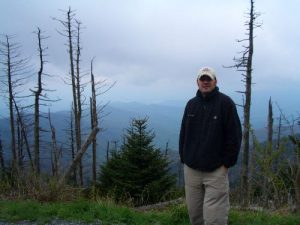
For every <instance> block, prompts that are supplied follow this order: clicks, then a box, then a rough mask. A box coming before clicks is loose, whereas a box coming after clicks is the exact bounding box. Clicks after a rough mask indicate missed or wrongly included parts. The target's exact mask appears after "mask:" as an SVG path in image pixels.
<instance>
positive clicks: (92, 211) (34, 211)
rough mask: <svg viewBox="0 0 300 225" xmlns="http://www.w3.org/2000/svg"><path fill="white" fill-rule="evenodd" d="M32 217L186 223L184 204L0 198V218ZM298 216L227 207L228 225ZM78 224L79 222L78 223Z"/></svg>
mask: <svg viewBox="0 0 300 225" xmlns="http://www.w3.org/2000/svg"><path fill="white" fill-rule="evenodd" d="M23 220H29V221H35V223H36V224H46V223H49V222H50V223H51V224H56V223H57V224H61V222H59V221H62V220H63V221H73V222H76V221H77V222H78V223H79V222H84V223H94V222H96V223H97V224H98V223H99V224H103V225H112V224H130V225H189V224H190V223H189V218H188V213H187V208H186V206H185V205H184V204H178V205H172V206H170V207H168V208H166V209H164V210H159V211H158V210H152V211H146V212H139V211H136V210H134V209H132V208H128V207H125V206H120V205H116V204H114V203H112V202H111V201H98V202H96V201H86V200H78V201H73V202H56V203H39V202H37V201H0V221H7V222H20V221H23ZM299 221H300V216H299V215H298V216H297V215H280V214H271V213H266V212H252V211H240V210H231V211H230V214H229V224H230V225H241V224H243V225H278V224H280V225H298V224H299ZM80 224H82V223H80Z"/></svg>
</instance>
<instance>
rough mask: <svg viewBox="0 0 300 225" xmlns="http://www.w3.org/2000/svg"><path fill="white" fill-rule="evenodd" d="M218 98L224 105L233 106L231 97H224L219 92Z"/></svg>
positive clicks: (224, 95)
mask: <svg viewBox="0 0 300 225" xmlns="http://www.w3.org/2000/svg"><path fill="white" fill-rule="evenodd" d="M219 97H220V99H221V101H222V102H224V103H228V104H235V103H234V101H233V100H232V98H231V97H229V96H228V95H226V94H224V93H222V92H219Z"/></svg>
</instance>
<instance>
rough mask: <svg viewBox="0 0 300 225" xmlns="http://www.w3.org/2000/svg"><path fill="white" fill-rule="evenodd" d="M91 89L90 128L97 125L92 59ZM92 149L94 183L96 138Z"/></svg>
mask: <svg viewBox="0 0 300 225" xmlns="http://www.w3.org/2000/svg"><path fill="white" fill-rule="evenodd" d="M91 89H92V97H91V123H92V124H91V127H92V130H93V129H94V128H95V127H98V115H97V99H96V89H95V78H94V74H93V60H92V61H91ZM92 149H93V165H92V167H93V182H94V184H96V179H97V138H95V139H94V140H93V143H92Z"/></svg>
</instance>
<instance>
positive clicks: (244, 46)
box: [0, 0, 300, 213]
mask: <svg viewBox="0 0 300 225" xmlns="http://www.w3.org/2000/svg"><path fill="white" fill-rule="evenodd" d="M259 16H260V13H258V12H256V11H255V8H254V1H252V0H251V1H250V8H249V11H248V12H247V17H246V22H245V30H246V36H245V38H244V39H242V40H238V41H237V43H238V44H239V46H241V51H240V52H239V55H238V56H236V57H234V60H233V65H232V66H229V67H230V68H234V69H236V70H237V71H239V72H240V73H241V77H242V82H243V84H244V90H243V91H241V92H240V93H241V95H243V104H241V105H239V106H240V107H242V109H243V114H242V118H241V120H242V121H243V141H242V147H241V151H240V154H241V155H240V156H241V157H240V158H241V162H240V167H238V168H239V169H240V171H238V172H235V176H237V174H239V175H240V176H239V177H237V178H236V179H234V184H232V186H233V188H232V189H231V196H232V198H231V200H232V202H233V205H236V206H238V207H240V208H244V209H256V210H257V209H266V210H277V209H282V208H284V209H287V210H288V211H289V212H297V213H300V136H299V133H297V132H296V131H297V129H299V126H300V117H299V116H298V117H296V118H292V119H290V118H289V117H287V116H286V115H285V114H284V113H283V110H282V109H280V107H279V106H277V107H278V108H279V109H280V115H279V119H278V123H277V124H275V122H274V121H275V116H274V115H273V107H274V103H273V102H272V98H271V97H270V100H269V103H268V116H267V117H268V120H267V124H268V126H267V135H266V136H267V139H266V140H265V141H263V142H262V141H261V140H259V139H258V138H257V136H256V134H255V131H254V130H253V128H252V126H251V100H252V99H251V97H252V85H253V81H252V72H253V68H254V67H255V65H253V54H254V49H255V42H254V40H255V39H254V37H255V34H254V32H255V29H256V28H260V27H261V26H263V24H261V23H258V22H257V18H258V17H259ZM52 19H53V21H55V23H57V26H58V31H57V32H58V34H59V35H60V37H61V38H62V39H63V40H64V42H65V43H64V46H59V48H61V47H64V48H65V49H66V56H65V57H66V58H68V61H69V65H68V67H69V68H68V71H66V76H65V77H64V78H63V81H62V82H64V84H65V86H66V89H69V90H70V93H71V96H72V99H70V106H69V108H70V110H69V112H68V113H69V119H68V121H67V124H68V125H67V127H65V129H64V130H61V131H59V132H58V131H57V130H56V127H55V126H54V125H53V123H52V120H51V115H52V112H51V110H50V109H51V105H53V104H55V103H56V102H58V101H60V99H59V98H53V97H52V96H53V93H54V92H55V90H52V89H49V88H48V87H47V81H49V80H51V79H52V77H53V75H51V74H48V73H47V69H46V68H47V56H48V52H47V51H48V48H47V47H46V46H47V40H48V39H49V38H50V37H48V36H46V35H45V31H43V30H41V29H40V28H37V29H36V31H35V37H36V39H35V40H33V43H32V44H33V48H36V49H37V56H36V57H37V58H36V60H37V61H38V62H39V68H32V66H31V65H30V59H29V58H24V57H23V55H22V51H21V46H22V45H21V44H20V43H18V42H16V41H15V40H16V38H17V37H15V36H13V35H9V34H5V35H2V36H1V39H0V65H1V74H0V79H1V80H0V82H1V84H0V85H1V86H0V91H1V95H2V97H3V99H4V100H5V103H6V105H7V108H8V115H7V116H6V115H1V116H2V117H7V118H8V121H9V132H10V133H9V135H8V136H6V135H5V136H4V135H3V134H1V133H0V179H1V180H0V198H1V199H31V200H38V201H41V202H52V201H54V202H55V201H68V200H74V199H77V198H78V197H80V198H81V197H84V198H86V199H90V200H96V199H99V198H101V199H105V198H109V199H112V200H113V201H114V202H116V203H126V204H130V205H132V206H133V207H141V206H146V205H151V204H156V203H158V202H167V201H171V200H174V199H178V198H181V197H183V195H184V194H183V185H182V165H181V164H180V163H179V162H174V161H172V160H174V159H175V158H176V157H173V155H174V154H177V151H176V150H175V151H174V152H173V151H168V143H167V145H166V148H165V149H160V148H158V147H156V146H155V144H154V138H155V131H153V130H151V129H149V128H148V124H149V123H151V118H150V119H149V117H145V118H132V120H131V121H130V123H129V124H128V127H127V128H124V129H125V130H124V135H123V137H121V139H122V142H121V143H120V144H119V145H117V144H116V142H113V140H111V142H107V143H102V142H101V141H102V140H101V139H100V138H98V137H99V133H101V132H103V130H104V127H103V126H102V122H103V120H105V117H106V116H108V112H107V111H106V110H105V109H106V107H107V105H108V104H109V102H104V101H103V100H102V97H103V95H109V92H110V91H111V89H113V88H115V84H116V82H108V81H107V80H105V79H103V80H99V79H98V78H97V77H96V76H95V74H97V72H95V71H94V68H93V63H94V60H95V59H92V60H90V68H89V70H88V71H85V70H83V69H82V67H81V62H82V60H83V59H82V51H83V50H84V48H83V47H82V36H81V35H82V32H83V25H82V23H81V21H80V20H79V19H78V18H77V15H76V13H75V12H74V11H73V10H72V9H71V7H70V8H69V9H68V10H66V11H62V18H52ZM34 71H36V72H34ZM33 74H34V75H33ZM32 76H34V77H35V83H34V84H32V83H30V84H29V83H28V80H29V77H31V78H32ZM27 93H28V94H27ZM83 121H88V122H89V124H88V125H87V124H86V123H84V122H83ZM0 126H3V125H0ZM58 133H59V134H60V135H61V134H62V133H63V134H64V136H65V137H66V138H65V143H64V145H62V144H61V143H60V142H59V141H58V139H59V138H58V137H57V134H58ZM3 137H5V140H3ZM118 138H119V137H118ZM4 141H5V142H8V143H9V147H7V145H3V144H2V143H3V142H4ZM100 145H101V146H105V151H106V154H105V155H104V156H103V155H102V156H101V157H102V158H105V160H104V163H101V164H100V163H99V160H97V159H98V158H99V146H100ZM87 152H90V153H91V155H92V157H91V159H88V160H87V159H86V158H85V155H86V153H87ZM176 159H177V160H178V158H176ZM45 165H48V166H47V167H45ZM172 165H173V168H171V166H172ZM174 165H176V166H175V167H176V168H174ZM85 167H88V168H89V169H90V171H88V172H87V169H86V168H85Z"/></svg>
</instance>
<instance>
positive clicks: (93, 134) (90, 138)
mask: <svg viewBox="0 0 300 225" xmlns="http://www.w3.org/2000/svg"><path fill="white" fill-rule="evenodd" d="M98 132H99V128H98V127H95V128H94V129H93V130H92V132H91V133H90V135H89V136H88V138H87V140H86V141H85V143H84V144H83V145H82V147H81V149H80V151H78V152H77V153H76V156H75V158H74V160H73V161H72V162H71V164H70V166H69V167H68V168H67V170H66V172H65V173H64V174H63V176H61V179H60V180H59V186H61V185H62V184H63V183H64V182H65V180H66V178H68V177H69V176H70V174H71V173H72V171H73V170H74V168H75V167H76V165H77V164H78V163H79V161H80V160H81V158H82V156H83V154H84V153H85V151H86V150H87V148H88V147H89V145H90V144H91V143H92V141H93V140H94V138H96V135H97V133H98Z"/></svg>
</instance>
